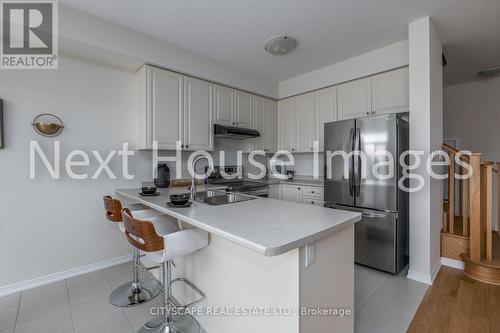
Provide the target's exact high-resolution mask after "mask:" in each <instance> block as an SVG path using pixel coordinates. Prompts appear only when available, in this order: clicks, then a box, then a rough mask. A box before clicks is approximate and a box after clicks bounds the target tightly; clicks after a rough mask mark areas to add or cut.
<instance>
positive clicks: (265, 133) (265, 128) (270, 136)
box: [252, 96, 278, 153]
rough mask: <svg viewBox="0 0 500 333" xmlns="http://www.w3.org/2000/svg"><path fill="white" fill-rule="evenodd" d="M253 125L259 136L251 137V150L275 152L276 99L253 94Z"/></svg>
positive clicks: (276, 134) (276, 126)
mask: <svg viewBox="0 0 500 333" xmlns="http://www.w3.org/2000/svg"><path fill="white" fill-rule="evenodd" d="M252 105H253V125H252V127H253V128H255V129H256V130H257V131H259V133H260V137H258V138H254V139H252V147H253V150H263V151H265V152H266V153H275V152H276V151H277V148H278V133H277V132H278V113H277V110H276V101H273V100H271V99H268V98H264V97H259V96H253V101H252Z"/></svg>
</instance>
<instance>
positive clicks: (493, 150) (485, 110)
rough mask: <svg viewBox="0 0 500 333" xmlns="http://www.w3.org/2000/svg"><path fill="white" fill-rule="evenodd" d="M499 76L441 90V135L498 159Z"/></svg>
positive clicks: (499, 121)
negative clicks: (455, 139)
mask: <svg viewBox="0 0 500 333" xmlns="http://www.w3.org/2000/svg"><path fill="white" fill-rule="evenodd" d="M499 92H500V78H494V79H490V80H484V81H476V82H469V83H464V84H459V85H455V86H450V87H447V88H446V89H445V90H444V137H445V139H449V138H459V139H460V145H461V147H460V148H461V149H467V150H471V151H473V152H478V153H482V156H481V159H482V160H490V161H494V162H500V149H499V148H498V145H499V143H500V131H499V130H498V124H500V93H499ZM493 178H494V181H495V184H494V187H493V189H494V191H493V208H494V216H493V218H494V220H493V221H494V224H495V226H496V229H497V230H498V225H497V221H498V220H497V216H498V212H497V205H496V202H497V191H496V190H495V189H496V188H497V187H496V180H497V179H496V178H497V177H493Z"/></svg>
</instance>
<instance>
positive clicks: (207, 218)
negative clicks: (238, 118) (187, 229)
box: [116, 185, 361, 256]
mask: <svg viewBox="0 0 500 333" xmlns="http://www.w3.org/2000/svg"><path fill="white" fill-rule="evenodd" d="M217 187H219V188H220V186H210V185H208V186H205V185H204V186H198V187H197V190H198V191H203V190H205V189H207V188H208V189H215V188H217ZM139 191H140V190H139V189H120V190H116V193H117V194H118V195H121V196H123V197H126V198H128V199H131V200H132V201H133V202H140V203H142V204H144V205H146V206H148V207H150V208H153V209H155V210H157V211H160V212H162V213H164V214H168V215H170V216H174V217H176V218H178V219H180V220H182V221H185V222H187V223H189V224H191V225H193V226H195V227H198V228H200V229H203V230H206V231H208V232H210V233H213V234H215V235H217V236H220V237H222V238H225V239H227V240H230V241H232V242H235V243H237V244H239V245H242V246H244V247H247V248H249V249H251V250H254V251H256V252H258V253H261V254H263V255H265V256H277V255H280V254H283V253H286V252H288V251H290V250H293V249H296V248H299V247H302V246H304V245H306V244H308V243H312V242H315V241H317V240H320V239H324V238H327V237H328V236H330V235H332V234H334V233H335V232H337V231H339V230H342V229H344V228H347V227H349V226H351V225H352V224H354V223H355V222H357V221H359V220H361V214H359V213H355V212H348V211H343V210H337V209H332V208H324V207H320V206H314V205H304V204H299V203H293V202H287V201H282V200H275V199H269V198H257V199H255V200H248V201H243V202H238V203H232V204H227V205H220V206H211V205H208V204H205V203H200V202H194V203H193V205H192V206H191V207H189V208H170V207H168V206H167V205H166V202H167V201H169V195H170V194H173V193H183V192H186V189H185V188H183V187H180V188H162V189H159V191H160V195H159V196H156V197H143V196H141V195H139V194H138V192H139Z"/></svg>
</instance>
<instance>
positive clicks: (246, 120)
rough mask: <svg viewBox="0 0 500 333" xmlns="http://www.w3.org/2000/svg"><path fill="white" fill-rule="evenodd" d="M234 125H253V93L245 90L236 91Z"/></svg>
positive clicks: (248, 126)
mask: <svg viewBox="0 0 500 333" xmlns="http://www.w3.org/2000/svg"><path fill="white" fill-rule="evenodd" d="M233 119H234V125H235V126H239V127H247V128H250V127H252V95H251V94H249V93H246V92H243V91H238V90H235V91H234V113H233Z"/></svg>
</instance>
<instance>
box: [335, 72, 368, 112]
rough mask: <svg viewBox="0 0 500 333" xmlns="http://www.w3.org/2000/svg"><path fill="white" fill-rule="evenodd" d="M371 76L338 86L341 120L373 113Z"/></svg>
mask: <svg viewBox="0 0 500 333" xmlns="http://www.w3.org/2000/svg"><path fill="white" fill-rule="evenodd" d="M371 86H372V84H371V78H366V79H361V80H355V81H351V82H347V83H344V84H341V85H339V86H338V88H337V93H338V115H339V120H344V119H353V118H359V117H365V116H369V115H371V112H372V95H371V93H372V90H371V89H372V87H371Z"/></svg>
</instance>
